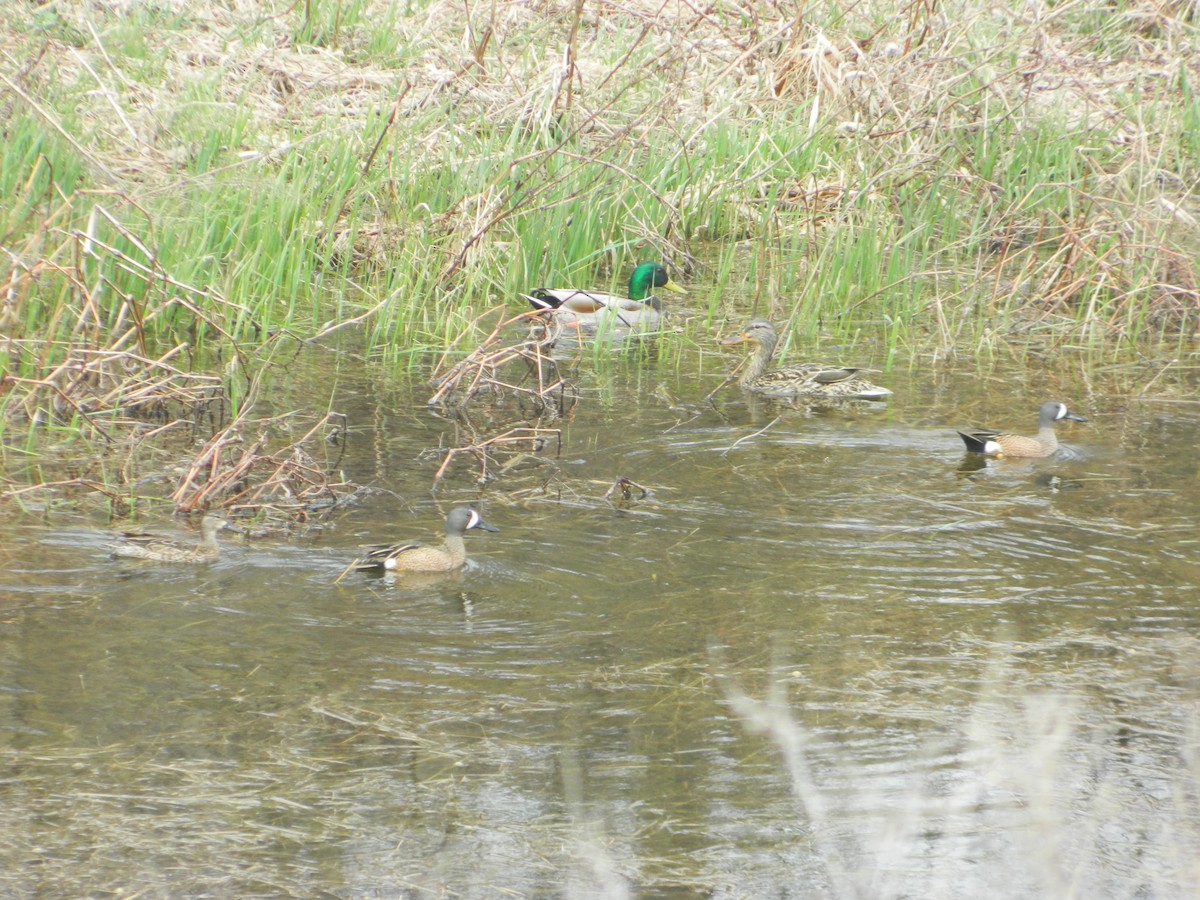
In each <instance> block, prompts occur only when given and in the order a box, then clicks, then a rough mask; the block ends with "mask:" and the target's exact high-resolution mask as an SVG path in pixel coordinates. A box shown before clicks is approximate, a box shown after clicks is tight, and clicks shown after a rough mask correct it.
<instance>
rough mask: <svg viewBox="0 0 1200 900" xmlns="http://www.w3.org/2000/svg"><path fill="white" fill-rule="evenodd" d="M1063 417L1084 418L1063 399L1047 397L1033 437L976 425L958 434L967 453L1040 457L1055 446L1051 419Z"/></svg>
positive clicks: (1084, 420) (1026, 457) (1027, 457)
mask: <svg viewBox="0 0 1200 900" xmlns="http://www.w3.org/2000/svg"><path fill="white" fill-rule="evenodd" d="M1063 419H1069V420H1070V421H1072V422H1086V421H1087V419H1085V418H1084V417H1083V416H1081V415H1079V414H1078V413H1075V412H1072V411H1071V410H1069V409H1067V405H1066V404H1065V403H1059V402H1057V401H1055V400H1047V401H1046V402H1045V403H1043V404H1042V408H1041V409H1040V410H1039V411H1038V430H1037V436H1036V437H1026V436H1025V435H1023V434H1008V433H1006V432H1002V431H990V430H988V429H982V428H981V429H977V430H976V431H960V432H959V433H958V434H959V437H961V438H962V439H963V443H964V444H966V445H967V452H968V453H986V454H987V455H988V456H1015V457H1021V458H1024V459H1041V458H1042V457H1045V456H1051V455H1053V454H1054V453H1055V452H1057V450H1058V435H1057V434H1055V433H1054V423H1055V422H1060V421H1062V420H1063Z"/></svg>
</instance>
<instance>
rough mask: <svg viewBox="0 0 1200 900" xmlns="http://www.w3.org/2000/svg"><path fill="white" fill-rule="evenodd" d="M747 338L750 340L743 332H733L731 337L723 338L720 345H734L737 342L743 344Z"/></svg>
mask: <svg viewBox="0 0 1200 900" xmlns="http://www.w3.org/2000/svg"><path fill="white" fill-rule="evenodd" d="M748 340H750V338H748V337H746V336H745V335H744V334H735V335H734V336H733V337H730V338H725V340H723V341H721V346H722V347H736V346H737V345H738V344H744V343H746V341H748Z"/></svg>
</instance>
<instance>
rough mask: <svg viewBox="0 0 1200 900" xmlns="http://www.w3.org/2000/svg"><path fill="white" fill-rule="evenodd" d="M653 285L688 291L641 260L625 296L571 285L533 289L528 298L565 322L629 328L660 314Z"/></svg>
mask: <svg viewBox="0 0 1200 900" xmlns="http://www.w3.org/2000/svg"><path fill="white" fill-rule="evenodd" d="M656 288H662V289H663V290H664V291H671V292H673V293H676V294H686V293H687V291H685V290H684V289H683V288H681V287H680V286H679V285H678V284H676V283H675V282H674V281H672V280H671V275H670V273H668V272H667V270H666V269H665V268H664V267H663V266H661V265H660V264H658V263H651V262H644V263H642V264H640V265H639V266H638V267H637V268H636V269H634V270H633V274H632V275H630V276H629V296H628V297H622V296H620V295H619V294H607V293H603V292H600V291H581V290H576V289H574V288H556V289H551V288H535V289H534V290H532V291H530V292H529V297H528V300H529V302H530V303H531V304H533V306H534V307H535V308H536V309H545V310H550V311H551V312H554V313H556V314H557V315H558V317H559V318H560V319H561V320H562V321H563V323H564V324H578V325H583V326H588V325H598V324H600V323H602V322H606V321H608V322H612V323H613V324H615V325H624V326H627V327H631V328H632V327H633V326H635V325H650V324H654V323H655V322H657V321H658V320H659V319H660V318H661V317H662V303H661V302H659V299H658V298H657V297H656V296H654V291H655V289H656Z"/></svg>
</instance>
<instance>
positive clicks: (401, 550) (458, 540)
mask: <svg viewBox="0 0 1200 900" xmlns="http://www.w3.org/2000/svg"><path fill="white" fill-rule="evenodd" d="M472 528H482V529H483V530H484V531H499V530H500V529H499V528H496V527H495V526H494V525H489V524H488V523H487V522H485V521H483V517H482V516H481V515H479V513H477V512H476V511H475V510H473V509H470V508H469V507H466V506H456V507H455V508H454V509H452V510H450V515H448V516H446V540H445V541H444V542H443V543H442V545H441V546H440V547H430V546H427V545H425V544H378V545H375V546H372V547H369V548H367V554H366V556H364V557H362V558H361V559H359V560H358V561H356V562H355V563H354V568H355V569H356V570H357V571H359V572H451V571H453V570H455V569H461V568H462V567H463V566H464V565H465V564H466V562H467V545H466V543H465V542H464V541H463V535H464V534H465V533H466V532H468V531H470V530H471V529H472ZM343 574H344V573H343Z"/></svg>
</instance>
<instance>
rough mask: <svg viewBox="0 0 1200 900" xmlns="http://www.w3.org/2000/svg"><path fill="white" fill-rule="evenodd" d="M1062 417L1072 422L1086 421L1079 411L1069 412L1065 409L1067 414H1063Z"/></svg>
mask: <svg viewBox="0 0 1200 900" xmlns="http://www.w3.org/2000/svg"><path fill="white" fill-rule="evenodd" d="M1063 418H1064V419H1070V420H1071V421H1072V422H1085V423H1086V422H1087V419H1085V418H1084V417H1083V416H1081V415H1080V414H1079V413H1076V412H1071V411H1069V410H1068V411H1067V414H1066V415H1065V416H1063Z"/></svg>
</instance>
